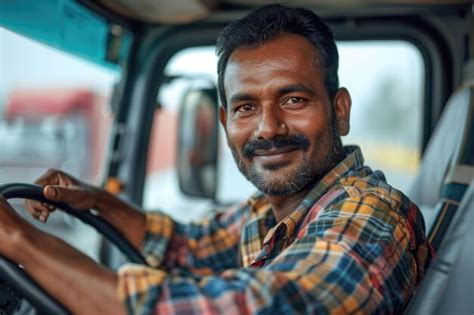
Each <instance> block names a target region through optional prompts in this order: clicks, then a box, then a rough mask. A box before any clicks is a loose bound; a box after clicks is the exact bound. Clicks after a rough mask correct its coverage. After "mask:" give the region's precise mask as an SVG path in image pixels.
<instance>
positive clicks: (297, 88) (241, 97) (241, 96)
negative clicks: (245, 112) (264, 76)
mask: <svg viewBox="0 0 474 315" xmlns="http://www.w3.org/2000/svg"><path fill="white" fill-rule="evenodd" d="M294 92H304V93H308V94H311V95H316V92H315V91H314V90H313V89H310V88H308V87H306V86H305V85H303V84H292V85H288V86H284V87H282V88H280V89H278V91H277V93H278V96H282V95H285V94H289V93H294ZM256 99H257V98H256V97H254V96H252V95H250V94H247V93H237V94H235V95H232V96H231V97H230V98H229V104H233V103H236V102H242V101H255V100H256Z"/></svg>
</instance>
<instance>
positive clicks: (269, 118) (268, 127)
mask: <svg viewBox="0 0 474 315" xmlns="http://www.w3.org/2000/svg"><path fill="white" fill-rule="evenodd" d="M287 133H288V128H287V125H286V124H285V123H284V119H283V117H282V115H281V113H280V112H279V111H278V109H275V108H268V107H267V108H264V109H263V110H262V113H261V116H260V121H259V124H258V127H257V130H256V131H255V137H256V138H257V139H267V140H269V139H273V138H275V137H277V136H285V135H286V134H287Z"/></svg>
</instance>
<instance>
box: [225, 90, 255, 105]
mask: <svg viewBox="0 0 474 315" xmlns="http://www.w3.org/2000/svg"><path fill="white" fill-rule="evenodd" d="M255 100H256V98H255V97H254V96H252V95H250V94H247V93H238V94H235V95H232V96H231V97H230V98H229V104H233V103H236V102H241V101H255Z"/></svg>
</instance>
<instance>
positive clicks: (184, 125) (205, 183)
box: [177, 86, 219, 199]
mask: <svg viewBox="0 0 474 315" xmlns="http://www.w3.org/2000/svg"><path fill="white" fill-rule="evenodd" d="M218 121H219V119H218V96H217V90H216V88H215V87H214V86H212V87H205V88H203V87H199V88H191V89H189V90H188V91H187V92H186V93H185V94H184V97H183V98H182V102H181V104H180V117H179V124H178V160H177V173H178V182H179V187H180V189H181V191H182V192H183V193H184V194H186V195H189V196H193V197H201V198H207V199H215V197H216V190H217V149H218V140H219V139H218V134H219V132H218Z"/></svg>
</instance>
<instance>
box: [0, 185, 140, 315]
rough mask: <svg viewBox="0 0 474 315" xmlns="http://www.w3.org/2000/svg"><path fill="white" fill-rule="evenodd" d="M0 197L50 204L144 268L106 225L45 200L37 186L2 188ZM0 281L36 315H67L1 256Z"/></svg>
mask: <svg viewBox="0 0 474 315" xmlns="http://www.w3.org/2000/svg"><path fill="white" fill-rule="evenodd" d="M0 196H3V197H4V198H5V199H7V200H8V199H12V198H22V199H32V200H36V201H40V202H45V203H49V204H51V205H53V206H55V207H56V208H58V209H60V210H62V211H64V212H66V213H67V214H69V215H72V216H74V217H76V218H78V219H79V220H81V221H82V222H84V223H86V224H88V225H90V226H92V227H93V228H95V229H96V230H97V232H99V233H101V234H102V235H103V236H105V237H106V238H107V239H108V240H109V241H110V242H112V243H113V244H115V245H116V246H117V247H118V248H119V250H120V251H121V252H122V253H123V254H124V255H125V256H126V257H127V258H128V260H129V261H130V262H132V263H137V264H142V265H146V264H147V263H146V261H145V259H144V258H143V256H142V255H141V254H140V253H139V252H138V251H137V250H136V249H135V248H134V247H133V246H132V245H131V244H130V243H129V242H128V241H127V240H126V239H125V238H124V237H123V236H122V235H121V234H120V233H119V232H118V231H117V230H116V229H115V228H114V227H113V226H112V225H110V224H109V223H108V222H106V221H105V220H103V219H102V218H100V217H98V216H96V215H94V214H92V213H91V212H90V211H84V210H77V209H74V208H72V207H70V206H69V205H68V204H66V203H62V202H54V201H51V200H48V199H46V198H45V197H44V196H43V188H42V187H40V186H37V185H32V184H23V183H12V184H6V185H1V186H0ZM0 277H2V279H4V280H5V281H6V282H8V284H9V285H11V286H12V287H13V288H14V289H15V290H17V291H18V292H19V293H20V294H21V295H22V296H23V297H24V298H26V299H27V300H28V301H29V302H30V303H31V304H32V305H33V306H35V308H36V309H37V310H38V311H39V313H41V314H42V313H45V314H57V315H66V314H69V312H68V311H67V309H66V308H65V307H64V306H63V305H61V304H60V303H59V302H57V301H56V300H55V299H54V298H53V297H51V296H50V295H49V294H47V293H46V292H45V291H44V290H43V289H42V288H41V286H40V285H39V284H37V283H36V282H35V281H34V280H33V279H32V278H31V277H30V276H29V275H28V274H27V273H26V272H25V271H24V270H23V269H22V268H21V267H19V266H18V265H17V264H16V263H14V262H13V261H11V260H9V259H8V258H6V257H2V256H0Z"/></svg>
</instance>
